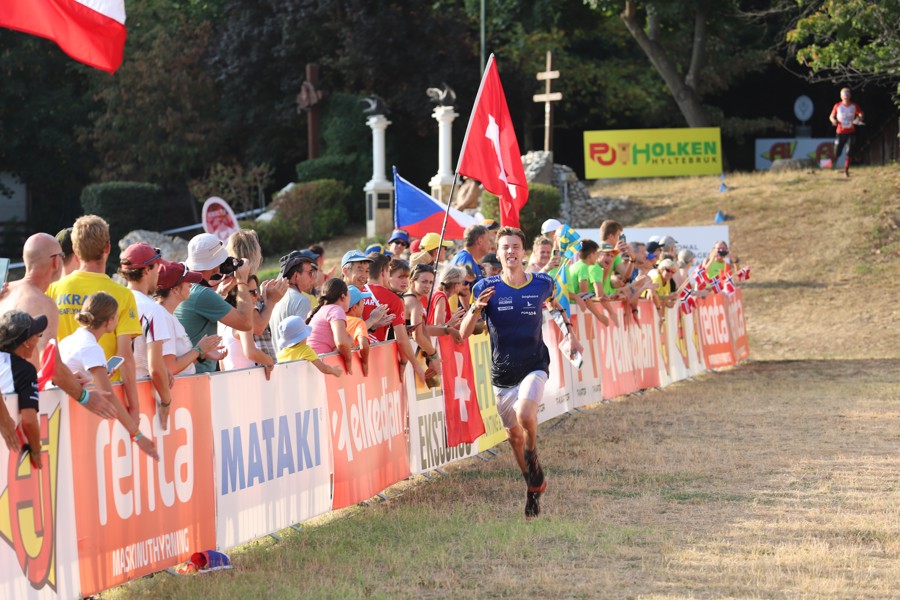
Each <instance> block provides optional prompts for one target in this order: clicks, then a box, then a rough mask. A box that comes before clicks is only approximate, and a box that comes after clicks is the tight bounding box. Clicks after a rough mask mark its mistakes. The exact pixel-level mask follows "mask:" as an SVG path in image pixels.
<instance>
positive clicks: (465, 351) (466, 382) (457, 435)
mask: <svg viewBox="0 0 900 600" xmlns="http://www.w3.org/2000/svg"><path fill="white" fill-rule="evenodd" d="M438 343H439V344H440V352H441V370H442V375H443V380H444V413H445V415H446V418H445V420H444V422H445V424H446V426H447V445H448V446H457V445H459V444H461V443H463V442H465V443H467V444H471V443H472V442H474V441H475V440H476V439H478V437H479V436H480V435H481V434H483V433H484V431H485V429H484V423H483V422H482V421H481V411H480V410H479V409H478V399H477V398H476V397H475V377H474V375H473V373H472V358H471V357H470V356H469V344H468V343H467V342H466V341H462V342H460V343H458V344H457V343H456V342H454V341H453V339H452V338H451V337H450V336H441V337H439V338H438Z"/></svg>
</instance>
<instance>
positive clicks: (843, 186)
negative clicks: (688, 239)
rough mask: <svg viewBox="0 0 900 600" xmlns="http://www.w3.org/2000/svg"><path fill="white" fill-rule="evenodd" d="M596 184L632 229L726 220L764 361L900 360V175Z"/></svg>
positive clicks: (862, 170) (865, 171) (890, 171)
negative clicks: (621, 201) (747, 275)
mask: <svg viewBox="0 0 900 600" xmlns="http://www.w3.org/2000/svg"><path fill="white" fill-rule="evenodd" d="M726 183H727V185H728V188H729V189H728V191H727V192H724V193H722V192H719V184H720V181H719V179H718V178H716V177H703V178H700V177H698V178H683V179H658V180H648V181H641V180H632V181H623V182H613V183H606V182H601V183H598V184H597V185H596V186H595V187H594V189H593V190H592V193H593V194H595V195H596V194H603V195H607V196H626V197H628V198H629V200H630V203H629V208H628V209H627V210H626V211H624V212H622V213H618V214H615V215H611V216H613V217H615V218H618V219H619V220H620V221H622V222H623V224H625V225H626V226H654V227H659V226H665V225H672V226H690V225H708V224H712V222H713V217H714V215H715V213H716V211H717V210H722V211H724V212H725V213H726V214H727V215H728V217H729V218H728V220H727V221H726V224H727V225H728V227H729V231H730V237H731V247H732V249H733V251H734V253H736V254H737V255H738V256H739V257H740V258H741V261H742V264H743V265H750V266H751V267H752V279H751V281H749V282H747V283H745V284H743V289H744V293H745V302H746V315H747V325H748V330H749V334H750V347H751V356H752V357H753V358H756V359H806V358H838V357H839V358H887V357H896V356H900V345H898V343H897V341H896V339H895V337H894V335H892V333H896V331H897V329H898V325H900V305H898V302H897V298H898V295H900V233H898V231H897V228H898V225H900V170H898V169H897V167H896V166H894V167H868V168H866V167H859V168H854V170H853V174H852V177H851V178H850V179H846V178H844V176H843V174H842V173H838V172H827V171H807V172H792V173H747V174H736V175H732V176H729V177H728V179H727V181H726Z"/></svg>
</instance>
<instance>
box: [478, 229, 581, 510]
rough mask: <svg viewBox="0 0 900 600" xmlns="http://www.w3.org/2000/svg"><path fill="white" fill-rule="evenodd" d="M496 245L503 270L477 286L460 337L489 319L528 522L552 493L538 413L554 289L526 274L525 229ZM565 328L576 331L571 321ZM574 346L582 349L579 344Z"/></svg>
mask: <svg viewBox="0 0 900 600" xmlns="http://www.w3.org/2000/svg"><path fill="white" fill-rule="evenodd" d="M497 242H498V249H497V254H498V256H499V258H500V263H501V265H502V267H503V270H502V272H501V274H500V275H494V276H492V277H486V278H484V279H482V280H481V281H479V282H478V283H476V284H475V287H474V289H473V291H472V295H473V296H474V297H475V298H476V299H475V301H474V302H473V303H472V306H471V308H470V309H469V311H468V312H467V313H466V316H465V318H464V319H463V321H462V324H461V333H462V334H463V336H468V335H470V334H471V333H472V331H473V330H474V329H475V324H476V323H477V321H478V319H479V316H480V315H481V313H482V312H483V313H484V319H485V323H486V324H487V328H488V332H489V334H490V338H491V350H492V352H491V359H492V360H491V382H492V383H493V385H494V395H495V396H496V397H497V412H499V413H500V418H501V420H502V421H503V426H504V427H505V428H506V431H507V433H508V434H509V443H510V445H511V446H512V449H513V453H514V454H515V457H516V462H517V463H518V464H519V468H520V469H521V471H522V475H523V477H524V478H525V483H526V485H527V491H526V502H525V517H526V518H532V517H536V516H538V515H539V514H540V512H541V507H540V498H541V494H542V493H543V492H544V490H546V489H547V480H546V478H545V477H544V470H543V469H542V468H541V462H540V460H538V453H537V424H538V420H537V412H538V407H539V406H540V403H541V397H542V396H543V393H544V384H545V383H546V382H547V377H548V376H549V375H548V373H549V368H550V352H549V351H548V350H547V346H546V345H545V344H544V340H543V337H542V335H541V323H542V318H543V311H542V308H543V304H544V302H546V301H547V300H549V299H550V298H552V297H553V292H554V283H553V279H552V278H551V277H550V276H549V275H547V274H545V273H526V272H525V265H524V264H523V260H524V258H525V234H523V233H522V230H521V229H516V228H514V227H502V228H500V230H499V231H498V232H497ZM563 315H565V313H563ZM566 326H567V328H568V329H569V331H571V324H570V323H569V322H568V321H566ZM572 343H573V345H576V346H577V345H578V342H577V340H575V339H574V338H573V340H572ZM579 351H580V348H579Z"/></svg>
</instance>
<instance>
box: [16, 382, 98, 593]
mask: <svg viewBox="0 0 900 600" xmlns="http://www.w3.org/2000/svg"><path fill="white" fill-rule="evenodd" d="M4 399H5V403H6V407H7V409H8V410H9V414H10V415H11V416H12V417H13V419H15V420H17V421H18V413H19V410H18V399H17V397H16V396H15V395H9V396H6V397H5V398H4ZM73 406H74V404H72V403H71V400H69V397H68V396H66V394H65V393H63V392H62V391H61V390H58V389H54V390H50V391H46V392H41V400H40V413H39V414H38V423H39V425H40V431H41V461H42V463H43V468H42V469H40V470H39V471H38V470H32V468H31V465H30V463H29V461H28V459H25V460H20V455H19V454H18V453H13V454H10V452H9V450H8V449H7V447H6V444H4V443H3V442H2V441H0V598H10V599H13V598H15V599H16V600H19V599H26V598H28V599H30V598H56V597H59V598H78V597H80V596H81V577H80V574H79V569H78V553H77V549H78V545H77V542H76V535H75V503H74V502H72V501H71V499H72V497H73V485H72V456H71V453H70V452H69V445H70V443H71V441H70V439H69V423H68V420H69V413H68V410H69V408H70V407H73ZM73 410H85V409H84V408H82V407H80V406H74V408H73Z"/></svg>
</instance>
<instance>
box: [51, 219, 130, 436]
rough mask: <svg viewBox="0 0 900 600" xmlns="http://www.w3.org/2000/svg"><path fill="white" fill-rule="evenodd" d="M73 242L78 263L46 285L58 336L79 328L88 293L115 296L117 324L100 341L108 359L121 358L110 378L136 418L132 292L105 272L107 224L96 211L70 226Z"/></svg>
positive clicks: (107, 251) (107, 256)
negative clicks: (54, 307)
mask: <svg viewBox="0 0 900 600" xmlns="http://www.w3.org/2000/svg"><path fill="white" fill-rule="evenodd" d="M72 245H73V247H74V248H75V254H76V255H77V256H78V260H79V262H80V265H81V266H80V267H79V269H78V270H77V271H75V272H73V273H71V274H70V275H67V276H65V277H63V278H62V279H60V280H59V281H57V282H54V283H51V284H50V286H49V287H48V288H47V295H48V296H50V297H51V298H53V300H54V301H55V302H56V305H57V307H58V308H59V329H58V331H57V336H58V340H59V341H60V342H62V340H64V339H65V338H66V337H67V336H69V335H71V334H72V333H74V332H75V331H76V330H77V329H78V322H77V321H76V320H75V315H76V314H78V312H79V311H80V310H81V305H82V304H83V303H84V300H85V298H87V297H88V296H89V295H91V294H93V293H96V292H106V293H108V294H110V295H111V296H112V297H113V298H115V299H116V302H117V303H118V305H119V320H118V325H117V326H116V329H115V330H114V331H110V332H108V333H107V334H106V335H104V336H103V337H102V338H101V339H100V340H99V343H100V346H101V347H102V348H103V353H104V355H105V356H106V359H107V360H109V359H110V358H111V357H113V356H121V357H122V358H123V359H124V362H123V363H122V366H121V367H120V368H119V370H118V371H117V372H116V374H115V376H114V377H113V381H121V382H122V386H123V387H124V389H125V401H126V404H125V406H126V407H127V408H128V411H129V413H131V416H132V418H137V416H138V396H137V383H136V381H135V380H136V375H135V368H134V353H133V352H132V349H131V342H132V340H133V339H134V338H135V337H137V336H139V335H141V322H140V320H139V319H138V311H137V303H136V302H135V300H134V294H132V293H131V291H130V290H128V289H127V288H126V287H124V286H121V285H119V284H118V283H116V282H115V281H113V280H112V279H110V278H109V277H108V276H107V275H106V261H107V259H108V258H109V252H110V242H109V225H107V224H106V221H104V220H103V219H101V218H100V217H98V216H96V215H85V216H83V217H79V218H78V219H77V220H76V221H75V225H74V226H73V227H72Z"/></svg>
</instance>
